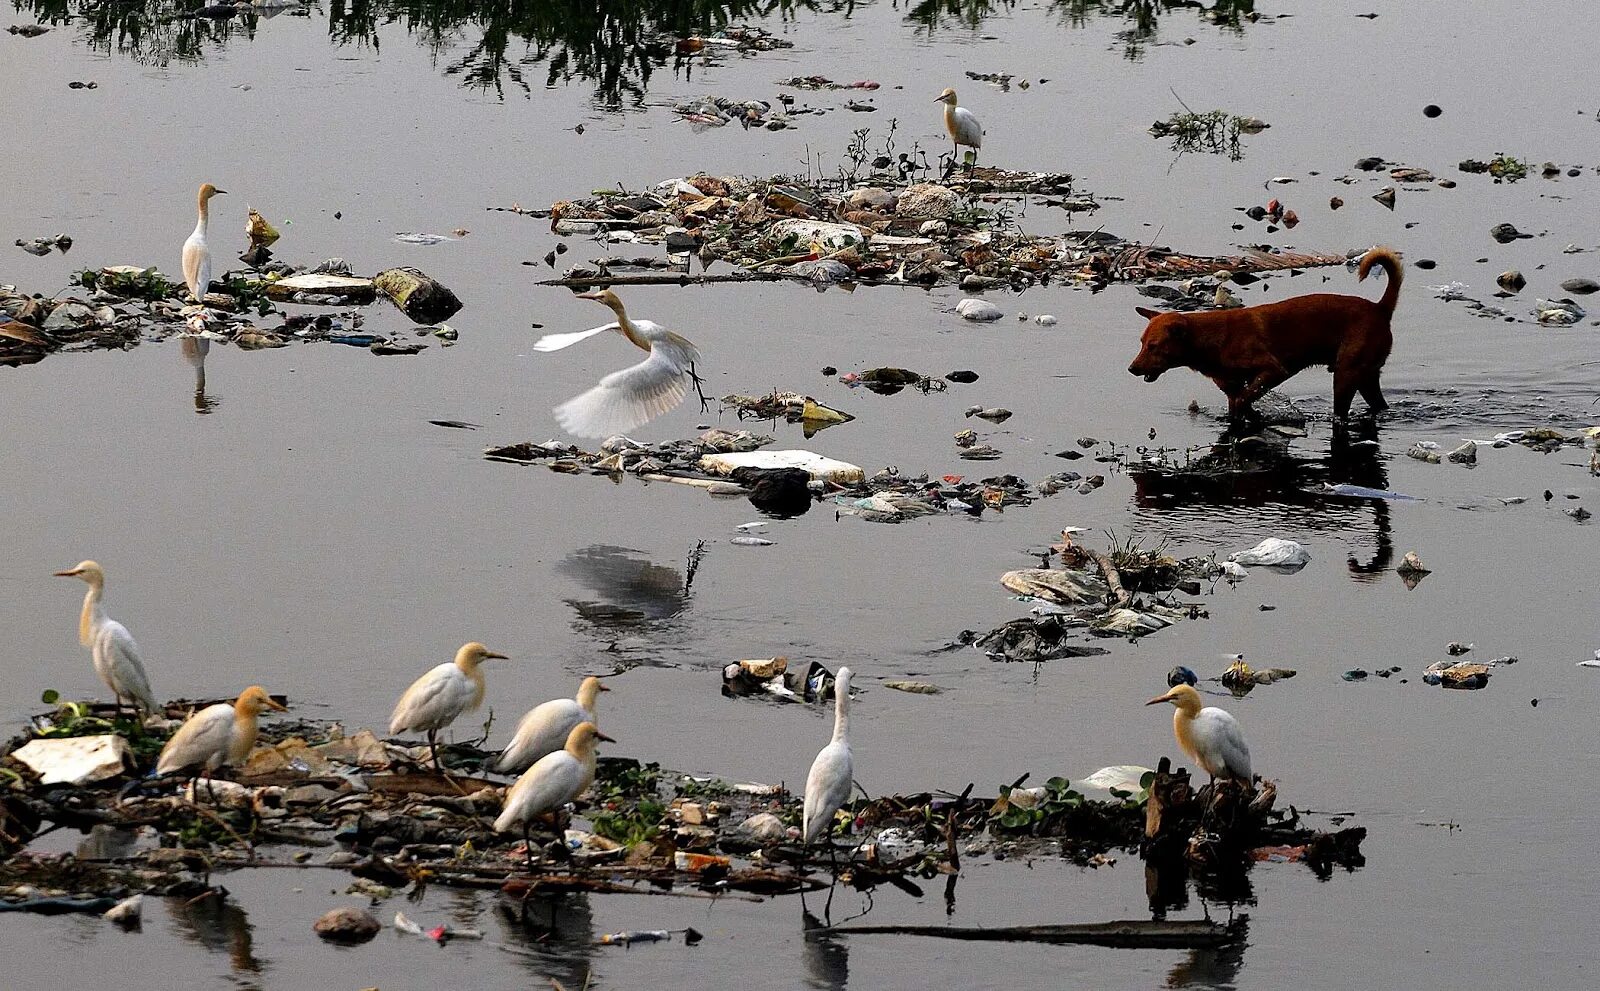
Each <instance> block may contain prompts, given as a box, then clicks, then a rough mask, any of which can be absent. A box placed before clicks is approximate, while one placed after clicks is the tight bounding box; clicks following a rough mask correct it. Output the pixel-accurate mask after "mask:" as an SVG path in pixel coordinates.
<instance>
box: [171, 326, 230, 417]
mask: <svg viewBox="0 0 1600 991" xmlns="http://www.w3.org/2000/svg"><path fill="white" fill-rule="evenodd" d="M178 345H179V347H181V348H182V349H183V360H184V361H186V362H188V363H189V366H190V367H191V368H193V369H194V411H195V412H196V413H199V414H200V415H202V416H204V415H206V414H208V413H212V412H215V410H216V408H217V405H218V403H220V402H221V401H222V400H221V397H219V396H214V395H208V394H207V393H206V357H207V356H208V355H210V354H211V342H210V341H209V340H207V339H206V338H204V337H195V336H192V335H189V334H185V335H184V336H183V337H182V338H180V339H179V341H178Z"/></svg>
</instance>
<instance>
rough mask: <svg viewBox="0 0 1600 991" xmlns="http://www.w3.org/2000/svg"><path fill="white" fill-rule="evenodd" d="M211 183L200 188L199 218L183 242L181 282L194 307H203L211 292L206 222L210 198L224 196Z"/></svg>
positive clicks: (209, 255)
mask: <svg viewBox="0 0 1600 991" xmlns="http://www.w3.org/2000/svg"><path fill="white" fill-rule="evenodd" d="M227 192H228V191H227V190H226V189H218V188H217V187H215V186H213V185H212V184H211V183H209V182H207V183H202V184H201V186H200V195H199V204H200V217H199V219H198V220H196V221H195V225H194V233H193V234H190V235H189V240H187V241H185V242H183V282H184V285H186V286H188V287H189V295H191V296H193V297H194V301H195V303H196V305H199V306H204V305H205V302H206V293H208V292H210V291H211V248H210V246H209V245H207V244H206V221H208V220H209V219H210V217H211V197H213V196H221V195H225V194H226V193H227Z"/></svg>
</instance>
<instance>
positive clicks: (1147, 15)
mask: <svg viewBox="0 0 1600 991" xmlns="http://www.w3.org/2000/svg"><path fill="white" fill-rule="evenodd" d="M1051 9H1052V10H1054V11H1055V12H1056V14H1057V15H1058V16H1059V17H1060V18H1061V20H1062V21H1063V22H1065V23H1066V24H1068V25H1070V26H1072V27H1084V26H1086V25H1087V24H1088V23H1089V20H1090V19H1091V18H1093V17H1096V16H1099V17H1115V18H1120V19H1122V20H1125V21H1127V22H1128V26H1127V27H1126V28H1125V29H1123V30H1122V31H1119V32H1118V33H1117V38H1118V40H1120V41H1121V42H1122V46H1123V49H1122V50H1123V55H1125V56H1126V57H1128V58H1130V59H1137V58H1141V57H1142V56H1143V55H1144V44H1145V42H1147V41H1149V40H1150V39H1151V38H1153V37H1154V36H1155V33H1156V28H1157V27H1158V26H1159V23H1160V20H1161V16H1162V15H1163V14H1167V13H1171V12H1174V11H1179V10H1187V11H1193V12H1194V14H1195V16H1197V17H1199V18H1200V19H1201V20H1204V21H1208V22H1210V23H1212V24H1215V25H1217V26H1218V27H1221V28H1226V29H1228V30H1231V31H1234V32H1236V33H1239V32H1243V30H1244V24H1245V19H1246V17H1247V15H1249V14H1251V13H1253V12H1254V11H1255V9H1256V4H1255V0H1215V2H1214V3H1212V4H1211V5H1209V6H1208V5H1206V4H1205V3H1201V2H1199V0H1051Z"/></svg>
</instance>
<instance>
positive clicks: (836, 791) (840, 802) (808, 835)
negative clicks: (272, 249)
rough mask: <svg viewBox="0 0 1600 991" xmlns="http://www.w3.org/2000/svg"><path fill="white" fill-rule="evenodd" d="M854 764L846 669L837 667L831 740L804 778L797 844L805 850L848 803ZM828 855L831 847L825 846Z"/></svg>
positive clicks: (830, 826) (847, 670)
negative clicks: (803, 807)
mask: <svg viewBox="0 0 1600 991" xmlns="http://www.w3.org/2000/svg"><path fill="white" fill-rule="evenodd" d="M854 780H855V765H854V763H853V762H852V761H851V759H850V669H849V668H840V669H839V675H838V677H837V678H836V679H835V680H834V683H833V739H832V740H831V741H829V743H828V745H827V746H826V747H823V748H822V750H821V751H820V752H819V753H818V754H817V759H816V760H814V761H812V762H811V773H810V774H807V775H806V800H805V812H804V816H803V818H802V819H801V842H802V843H803V844H804V845H805V846H807V847H809V846H810V845H811V844H812V843H815V842H816V841H817V840H818V839H819V838H821V837H825V836H827V835H828V833H829V832H831V831H832V829H833V820H834V817H835V816H836V815H838V812H839V809H840V808H842V807H843V806H844V803H845V802H847V801H849V800H850V786H851V784H852V782H853V781H854ZM829 852H830V854H831V853H832V846H831V845H830V846H829Z"/></svg>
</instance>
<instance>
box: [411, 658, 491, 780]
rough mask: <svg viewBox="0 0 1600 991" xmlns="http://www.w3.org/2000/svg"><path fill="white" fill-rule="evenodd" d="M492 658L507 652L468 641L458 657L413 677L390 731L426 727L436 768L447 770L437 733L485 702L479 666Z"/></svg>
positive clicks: (437, 769) (429, 747)
mask: <svg viewBox="0 0 1600 991" xmlns="http://www.w3.org/2000/svg"><path fill="white" fill-rule="evenodd" d="M490 658H497V659H499V660H505V658H506V655H504V654H496V653H495V652H494V651H492V650H490V649H489V648H488V647H485V646H484V645H483V644H481V643H477V642H473V643H469V644H464V645H463V646H462V647H461V649H460V650H458V651H456V659H455V660H454V661H450V662H448V663H446V664H440V665H439V666H438V667H435V668H433V669H431V670H430V671H428V673H427V674H425V675H423V676H422V677H420V678H418V679H417V680H416V681H413V682H412V683H411V687H410V688H407V689H406V693H405V694H404V695H402V696H400V701H399V702H397V703H395V707H394V715H392V716H390V717H389V732H390V733H402V732H405V731H406V730H425V731H426V732H427V734H428V753H429V754H430V755H431V756H432V757H433V769H434V770H435V771H441V772H442V771H443V770H444V769H443V768H442V767H440V766H439V744H438V740H437V739H436V738H435V734H437V733H438V732H439V731H440V730H441V729H443V728H445V727H446V726H448V725H450V724H451V723H452V722H454V721H455V718H456V717H457V716H459V715H461V714H462V713H463V712H472V711H474V710H475V709H477V708H478V706H480V705H482V704H483V691H484V687H485V686H484V683H483V671H481V670H480V669H479V667H478V666H479V664H481V663H482V662H483V661H486V660H489V659H490Z"/></svg>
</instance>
